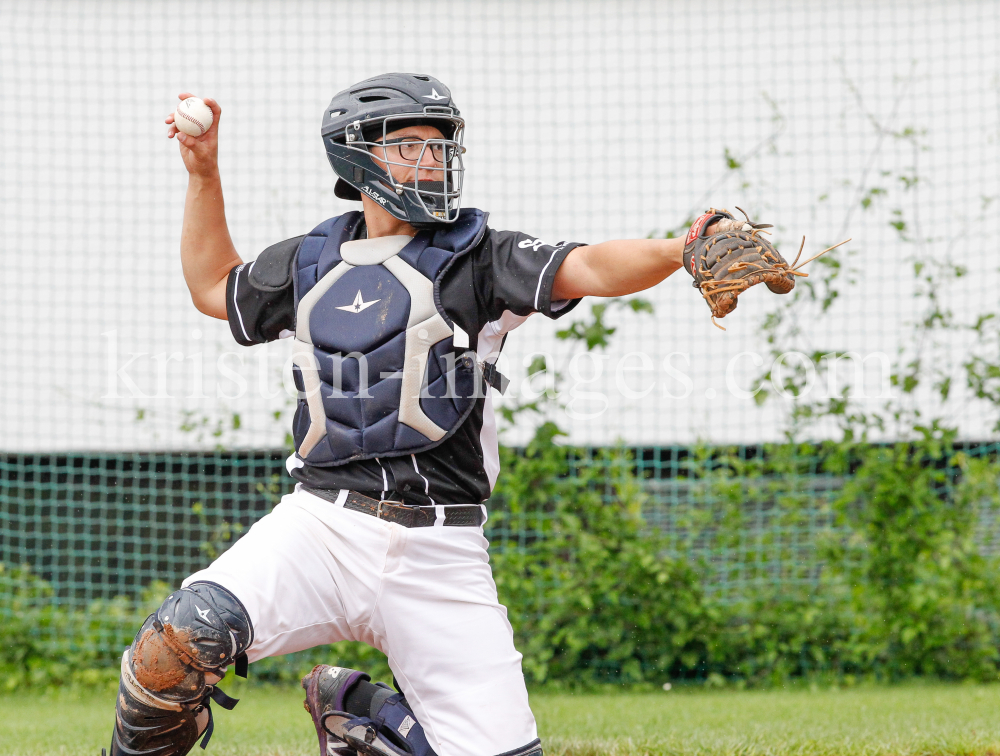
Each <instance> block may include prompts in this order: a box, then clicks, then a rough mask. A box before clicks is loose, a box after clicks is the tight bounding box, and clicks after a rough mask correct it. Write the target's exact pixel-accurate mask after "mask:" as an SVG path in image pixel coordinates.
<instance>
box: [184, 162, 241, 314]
mask: <svg viewBox="0 0 1000 756" xmlns="http://www.w3.org/2000/svg"><path fill="white" fill-rule="evenodd" d="M240 262H241V260H240V256H239V255H238V254H237V252H236V247H235V246H233V240H232V238H231V237H230V236H229V227H228V226H227V225H226V208H225V203H224V202H223V198H222V181H221V179H220V178H219V174H218V173H217V172H216V173H214V174H212V175H209V176H202V175H197V174H191V175H190V178H189V180H188V189H187V199H186V200H185V202H184V227H183V230H182V231H181V265H182V266H183V269H184V280H185V281H186V282H187V285H188V289H189V290H190V291H191V301H192V302H194V306H195V307H197V308H198V309H199V310H200V311H201V312H203V313H205V314H206V315H211V316H212V317H213V318H219V319H221V320H225V319H226V281H227V278H228V276H229V271H230V270H232V269H233V267H235V266H236V265H239V264H240Z"/></svg>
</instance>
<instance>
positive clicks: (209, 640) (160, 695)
mask: <svg viewBox="0 0 1000 756" xmlns="http://www.w3.org/2000/svg"><path fill="white" fill-rule="evenodd" d="M252 642H253V627H252V625H251V623H250V618H249V616H248V615H247V612H246V610H245V609H244V608H243V605H242V604H241V603H240V602H239V600H238V599H237V598H236V597H235V596H233V594H231V593H230V592H229V591H227V590H226V589H224V588H222V587H221V586H218V585H215V584H214V583H193V584H192V585H190V586H188V587H187V588H182V589H180V590H178V591H174V593H172V594H171V595H170V596H169V597H168V598H167V600H166V601H164V602H163V604H162V605H161V606H160V608H159V609H157V610H156V612H155V613H154V614H151V615H150V616H149V617H147V618H146V621H145V622H143V624H142V628H141V629H140V630H139V633H138V634H137V635H136V636H135V640H134V641H132V645H131V647H130V648H129V649H128V650H127V651H126V652H125V656H124V657H123V658H122V677H121V683H120V685H119V694H118V703H117V712H116V722H115V735H114V738H113V740H112V744H111V754H112V756H117V754H123V755H125V754H128V756H136V755H138V754H147V753H148V754H155V755H156V756H181V755H182V754H185V753H187V752H188V751H189V750H191V748H192V746H194V744H195V742H196V741H197V740H198V737H199V736H200V735H201V733H200V732H199V728H198V724H197V721H196V720H197V717H198V714H200V713H201V712H202V711H203V710H205V709H207V710H208V715H209V719H208V726H207V727H206V728H205V736H204V740H203V741H202V747H204V746H205V745H206V744H207V743H208V739H209V738H210V737H211V734H212V729H213V722H212V718H211V708H210V707H209V703H210V701H211V700H214V701H215V702H216V703H218V704H219V705H220V706H222V707H223V708H226V709H231V708H233V706H235V705H236V700H235V699H232V698H229V697H228V696H227V695H225V694H224V693H223V692H222V691H220V690H219V689H218V688H216V687H215V683H216V682H218V680H219V679H220V678H221V677H222V676H223V675H225V672H226V668H227V667H228V666H229V665H230V664H233V663H235V664H236V673H237V674H239V675H241V676H243V677H246V663H247V659H246V650H247V648H249V646H250V644H251V643H252Z"/></svg>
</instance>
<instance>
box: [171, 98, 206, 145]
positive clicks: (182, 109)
mask: <svg viewBox="0 0 1000 756" xmlns="http://www.w3.org/2000/svg"><path fill="white" fill-rule="evenodd" d="M174 126H176V127H177V128H178V129H179V130H181V131H183V132H184V133H185V134H188V135H189V136H201V135H202V134H204V133H205V132H206V131H208V130H209V129H210V128H211V127H212V109H211V108H210V107H208V105H206V104H205V101H204V100H202V99H201V98H198V97H188V98H187V99H186V100H182V101H181V103H180V105H178V106H177V110H176V111H174Z"/></svg>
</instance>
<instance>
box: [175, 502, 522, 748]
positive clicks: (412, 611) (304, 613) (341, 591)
mask: <svg viewBox="0 0 1000 756" xmlns="http://www.w3.org/2000/svg"><path fill="white" fill-rule="evenodd" d="M486 548H487V541H486V539H485V538H484V537H483V531H482V528H476V527H426V528H404V527H403V526H401V525H397V524H395V523H390V522H386V521H384V520H379V519H377V518H375V517H372V516H370V515H366V514H363V513H360V512H354V511H351V510H347V509H344V508H343V506H338V505H337V504H334V503H331V502H329V501H326V500H324V499H321V498H319V497H317V496H315V495H313V494H310V493H308V492H306V491H303V490H300V489H299V487H298V486H297V487H296V490H295V491H294V492H293V493H290V494H288V495H287V496H284V497H283V498H282V500H281V503H279V504H278V506H276V507H275V508H274V510H273V511H272V512H271V513H270V514H268V515H266V516H264V517H263V518H261V519H260V520H259V521H258V522H257V523H255V524H254V526H253V527H252V528H250V530H249V531H248V532H247V533H246V534H245V535H244V536H243V537H242V538H240V539H239V540H238V541H237V542H236V543H235V544H234V545H233V547H232V548H230V549H229V550H228V551H227V552H226V553H224V554H223V555H222V556H221V557H219V558H218V559H217V560H216V561H215V562H213V563H212V564H211V565H210V566H209V567H208V568H207V569H204V570H202V571H200V572H196V573H195V574H194V575H192V576H191V577H189V578H188V579H187V580H186V581H184V584H185V585H187V584H189V583H192V582H196V581H199V580H207V581H211V582H213V583H217V584H219V585H221V586H222V587H224V588H226V589H228V590H229V591H231V592H232V593H233V594H234V595H236V597H237V598H239V600H240V601H242V602H243V605H244V606H245V607H246V609H247V611H248V612H249V614H250V619H251V621H252V622H253V628H254V641H253V644H252V645H251V646H250V648H249V650H248V652H247V655H248V656H249V658H250V661H251V662H253V661H256V660H257V659H263V658H265V657H268V656H278V655H280V654H288V653H292V652H293V651H301V650H303V649H306V648H311V647H313V646H319V645H325V644H329V643H336V642H337V641H342V640H353V641H362V642H364V643H367V644H369V645H371V646H374V647H375V648H377V649H379V650H380V651H382V652H383V653H384V654H385V655H386V656H387V657H388V659H389V666H390V668H391V669H392V671H393V673H394V674H395V676H396V679H397V680H398V681H399V683H400V685H401V686H402V687H403V689H404V690H405V691H406V700H407V701H408V702H409V704H410V705H411V707H412V708H413V711H414V713H415V714H416V715H417V720H418V721H419V722H420V724H421V725H423V728H424V731H425V732H426V735H427V740H428V742H429V743H430V745H431V747H432V748H433V749H434V750H435V751H436V752H437V753H438V754H439V756H494V755H495V754H502V753H505V752H507V751H512V750H515V749H517V748H520V747H522V746H524V745H527V744H528V743H530V742H531V741H533V740H534V739H535V738H536V737H537V734H536V728H535V720H534V717H533V716H532V714H531V710H530V708H529V707H528V694H527V691H526V690H525V686H524V677H523V675H522V673H521V654H519V653H518V652H517V650H516V649H515V648H514V638H513V631H512V630H511V626H510V623H509V622H508V620H507V610H506V608H504V607H503V606H502V605H501V604H500V602H499V600H498V599H497V590H496V584H495V583H494V582H493V575H492V572H491V570H490V566H489V559H488V556H487V552H486ZM331 663H332V664H336V663H337V661H336V659H332V660H331Z"/></svg>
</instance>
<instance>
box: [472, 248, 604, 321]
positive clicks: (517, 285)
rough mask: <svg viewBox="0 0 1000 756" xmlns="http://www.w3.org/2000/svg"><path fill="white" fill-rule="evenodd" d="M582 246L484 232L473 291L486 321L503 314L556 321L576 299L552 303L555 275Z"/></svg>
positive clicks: (575, 302) (567, 310)
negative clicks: (567, 256) (546, 318)
mask: <svg viewBox="0 0 1000 756" xmlns="http://www.w3.org/2000/svg"><path fill="white" fill-rule="evenodd" d="M583 246H585V244H583V243H581V242H566V241H560V242H555V243H552V242H547V241H543V240H542V239H539V238H538V237H536V236H530V235H528V234H525V233H522V232H520V231H493V230H492V229H491V230H489V231H487V234H486V239H485V243H484V244H483V245H482V246H481V247H480V250H479V255H477V260H476V264H475V276H476V288H477V291H478V293H479V296H480V301H481V302H482V304H483V306H484V307H485V309H486V312H487V316H488V318H489V320H491V321H492V320H499V319H500V318H501V317H502V316H503V314H504V312H512V313H514V314H515V315H530V314H531V313H533V312H540V313H542V314H543V315H545V316H546V317H549V318H558V317H561V316H563V315H565V314H566V313H567V312H569V311H570V310H572V309H573V308H574V307H576V305H577V304H578V303H579V302H580V300H579V299H571V300H558V301H555V302H553V301H552V284H553V282H554V281H555V277H556V271H558V270H559V266H560V265H562V262H563V260H565V259H566V255H568V254H569V253H570V252H571V251H572V250H574V249H576V248H577V247H583Z"/></svg>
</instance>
